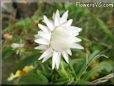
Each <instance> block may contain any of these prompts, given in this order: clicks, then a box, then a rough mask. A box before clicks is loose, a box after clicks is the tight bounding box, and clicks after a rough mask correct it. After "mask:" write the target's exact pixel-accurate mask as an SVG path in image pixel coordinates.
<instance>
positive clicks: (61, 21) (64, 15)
mask: <svg viewBox="0 0 114 86" xmlns="http://www.w3.org/2000/svg"><path fill="white" fill-rule="evenodd" d="M67 17H68V10H67V11H66V12H65V13H64V14H63V16H62V17H61V19H60V24H62V23H64V22H66V21H67Z"/></svg>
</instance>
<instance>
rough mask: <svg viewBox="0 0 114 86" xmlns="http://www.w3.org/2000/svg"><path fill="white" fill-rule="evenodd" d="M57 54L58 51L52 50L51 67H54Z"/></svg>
mask: <svg viewBox="0 0 114 86" xmlns="http://www.w3.org/2000/svg"><path fill="white" fill-rule="evenodd" d="M58 55H59V53H58V52H56V51H54V52H53V57H52V69H54V68H55V65H56V60H57V58H58Z"/></svg>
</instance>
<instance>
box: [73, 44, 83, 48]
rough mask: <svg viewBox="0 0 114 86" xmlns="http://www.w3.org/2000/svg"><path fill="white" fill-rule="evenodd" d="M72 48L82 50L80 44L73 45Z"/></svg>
mask: <svg viewBox="0 0 114 86" xmlns="http://www.w3.org/2000/svg"><path fill="white" fill-rule="evenodd" d="M72 48H77V49H84V47H83V46H81V45H80V44H73V46H72Z"/></svg>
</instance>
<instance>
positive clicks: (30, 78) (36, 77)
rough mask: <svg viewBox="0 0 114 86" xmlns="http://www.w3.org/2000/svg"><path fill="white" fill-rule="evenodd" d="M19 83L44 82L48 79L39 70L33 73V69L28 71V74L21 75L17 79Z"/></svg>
mask: <svg viewBox="0 0 114 86" xmlns="http://www.w3.org/2000/svg"><path fill="white" fill-rule="evenodd" d="M18 83H19V84H29V85H30V84H46V83H48V79H47V78H46V77H45V76H44V75H43V74H42V73H41V72H39V71H37V73H35V72H34V71H31V72H29V73H28V74H26V75H24V76H22V77H21V78H20V79H19V81H18Z"/></svg>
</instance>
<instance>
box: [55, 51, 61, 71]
mask: <svg viewBox="0 0 114 86" xmlns="http://www.w3.org/2000/svg"><path fill="white" fill-rule="evenodd" d="M60 59H61V53H60V52H58V56H57V59H56V68H57V69H59V65H60Z"/></svg>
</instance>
